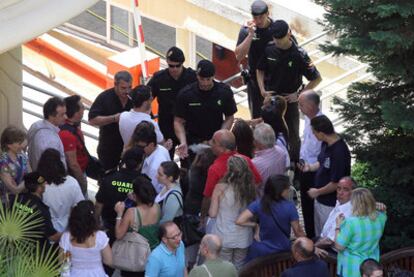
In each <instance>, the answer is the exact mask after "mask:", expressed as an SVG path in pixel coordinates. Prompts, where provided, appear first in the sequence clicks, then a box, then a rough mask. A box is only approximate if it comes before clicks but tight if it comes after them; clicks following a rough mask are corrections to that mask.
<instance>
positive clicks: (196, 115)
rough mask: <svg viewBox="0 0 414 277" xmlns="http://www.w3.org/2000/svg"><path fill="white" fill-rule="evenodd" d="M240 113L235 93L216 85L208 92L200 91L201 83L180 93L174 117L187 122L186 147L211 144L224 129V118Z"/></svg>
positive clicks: (219, 84) (225, 86) (215, 83)
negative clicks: (211, 140)
mask: <svg viewBox="0 0 414 277" xmlns="http://www.w3.org/2000/svg"><path fill="white" fill-rule="evenodd" d="M236 112H237V106H236V102H235V101H234V97H233V92H232V91H231V89H230V87H229V86H228V85H225V84H223V83H218V82H215V81H214V86H213V88H212V89H211V90H209V91H201V90H200V89H199V86H198V82H196V83H193V84H191V85H189V86H187V87H185V88H184V89H183V90H181V91H180V93H179V94H178V97H177V103H176V109H175V116H177V117H180V118H183V119H184V120H185V130H186V136H187V144H193V143H199V142H202V141H206V140H210V139H211V137H212V136H213V134H214V132H216V131H217V130H220V129H221V125H222V124H223V122H224V116H231V115H233V114H235V113H236Z"/></svg>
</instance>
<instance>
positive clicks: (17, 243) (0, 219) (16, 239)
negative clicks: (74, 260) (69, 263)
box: [0, 201, 61, 277]
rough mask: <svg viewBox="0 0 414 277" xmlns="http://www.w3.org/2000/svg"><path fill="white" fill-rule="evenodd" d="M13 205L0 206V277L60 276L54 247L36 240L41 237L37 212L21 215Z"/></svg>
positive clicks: (22, 213) (40, 221) (40, 222)
mask: <svg viewBox="0 0 414 277" xmlns="http://www.w3.org/2000/svg"><path fill="white" fill-rule="evenodd" d="M16 204H17V202H16V201H15V202H13V204H12V205H11V206H10V207H6V206H4V205H2V204H1V203H0V277H3V276H4V277H9V276H13V277H27V276H32V277H55V276H60V266H61V265H60V262H59V260H58V253H57V248H55V249H54V248H46V247H43V246H40V245H39V243H38V242H37V241H36V238H39V237H40V236H41V234H40V233H39V232H38V231H36V230H38V228H39V227H40V226H41V224H43V222H42V220H41V219H40V218H39V217H37V213H38V212H35V213H33V214H29V213H24V212H21V210H20V209H19V208H18V207H17V205H16Z"/></svg>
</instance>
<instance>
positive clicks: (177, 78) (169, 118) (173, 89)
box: [148, 46, 197, 159]
mask: <svg viewBox="0 0 414 277" xmlns="http://www.w3.org/2000/svg"><path fill="white" fill-rule="evenodd" d="M166 57H167V64H168V68H167V69H163V70H160V71H158V72H156V73H155V74H154V76H153V77H152V78H151V80H150V81H149V82H148V86H150V87H151V91H152V96H153V97H154V99H155V98H157V100H158V105H159V106H158V123H159V126H160V129H161V132H162V134H163V135H164V138H165V139H166V140H167V139H169V138H170V139H172V141H173V147H172V148H171V149H170V156H171V159H173V158H174V151H175V147H176V146H177V144H178V139H177V137H176V136H175V133H174V108H175V101H176V98H177V94H178V92H179V91H180V90H181V89H182V88H184V87H185V86H186V85H189V84H191V83H194V82H196V81H197V77H196V73H195V71H194V70H193V69H191V68H186V67H184V66H183V63H184V61H185V57H184V53H183V51H181V49H180V48H178V47H175V46H174V47H171V48H170V49H169V50H168V51H167V55H166Z"/></svg>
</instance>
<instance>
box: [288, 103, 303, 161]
mask: <svg viewBox="0 0 414 277" xmlns="http://www.w3.org/2000/svg"><path fill="white" fill-rule="evenodd" d="M285 120H286V124H287V127H288V129H289V156H290V160H291V161H292V162H294V163H295V164H296V163H297V162H298V161H299V153H300V137H299V107H298V102H294V103H288V105H287V110H286V114H285Z"/></svg>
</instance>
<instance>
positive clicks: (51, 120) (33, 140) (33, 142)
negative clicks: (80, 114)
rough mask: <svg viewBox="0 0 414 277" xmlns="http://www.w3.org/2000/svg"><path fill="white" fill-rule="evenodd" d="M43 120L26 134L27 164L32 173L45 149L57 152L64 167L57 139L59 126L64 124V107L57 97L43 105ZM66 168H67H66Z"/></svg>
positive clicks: (64, 159) (61, 146)
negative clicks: (28, 163)
mask: <svg viewBox="0 0 414 277" xmlns="http://www.w3.org/2000/svg"><path fill="white" fill-rule="evenodd" d="M43 117H44V119H43V120H39V121H36V122H35V123H33V124H32V126H30V129H29V131H28V133H27V141H28V148H29V150H28V154H29V162H30V166H31V168H32V170H33V171H35V170H36V169H37V163H38V162H39V159H40V156H41V155H42V154H43V152H44V151H45V150H46V149H47V148H53V149H56V150H57V151H59V153H60V159H61V160H62V163H63V164H64V165H65V167H66V157H65V151H64V148H63V144H62V141H61V140H60V137H59V131H60V129H59V126H60V125H63V124H64V123H65V119H66V105H65V102H63V100H62V99H60V98H59V97H52V98H50V99H49V100H47V101H46V103H45V104H44V105H43ZM66 168H67V167H66Z"/></svg>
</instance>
